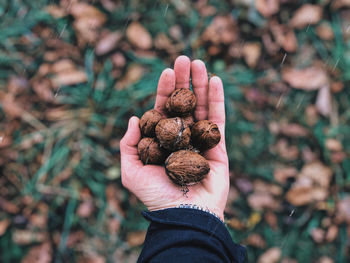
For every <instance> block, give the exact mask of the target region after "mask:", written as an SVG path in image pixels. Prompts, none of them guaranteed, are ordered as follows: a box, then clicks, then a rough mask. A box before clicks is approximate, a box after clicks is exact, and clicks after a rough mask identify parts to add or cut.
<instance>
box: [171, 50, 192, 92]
mask: <svg viewBox="0 0 350 263" xmlns="http://www.w3.org/2000/svg"><path fill="white" fill-rule="evenodd" d="M174 71H175V78H176V85H175V87H176V89H189V88H190V71H191V61H190V59H189V58H188V57H186V56H179V57H178V58H177V59H176V60H175V64H174Z"/></svg>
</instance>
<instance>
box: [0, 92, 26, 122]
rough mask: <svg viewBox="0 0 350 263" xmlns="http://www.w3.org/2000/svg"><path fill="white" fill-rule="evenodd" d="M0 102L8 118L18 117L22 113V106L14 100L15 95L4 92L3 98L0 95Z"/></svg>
mask: <svg viewBox="0 0 350 263" xmlns="http://www.w3.org/2000/svg"><path fill="white" fill-rule="evenodd" d="M0 103H1V106H2V109H3V111H4V112H5V114H6V115H7V117H9V118H10V119H12V118H18V117H20V116H21V115H22V108H21V107H20V106H19V104H18V103H17V102H16V101H15V97H14V96H13V95H12V94H11V93H7V94H5V96H4V97H3V98H1V97H0Z"/></svg>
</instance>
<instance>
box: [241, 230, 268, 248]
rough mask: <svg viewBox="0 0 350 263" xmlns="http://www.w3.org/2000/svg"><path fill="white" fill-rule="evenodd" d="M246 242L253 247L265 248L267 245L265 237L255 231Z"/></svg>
mask: <svg viewBox="0 0 350 263" xmlns="http://www.w3.org/2000/svg"><path fill="white" fill-rule="evenodd" d="M243 243H244V244H246V245H249V246H252V247H258V248H264V247H266V242H265V240H264V239H263V237H262V236H261V235H259V234H256V233H253V234H250V235H249V236H248V237H247V238H246V239H245V240H244V241H243Z"/></svg>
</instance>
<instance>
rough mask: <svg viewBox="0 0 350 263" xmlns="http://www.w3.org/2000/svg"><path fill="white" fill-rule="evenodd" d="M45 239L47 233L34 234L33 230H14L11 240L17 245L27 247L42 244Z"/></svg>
mask: <svg viewBox="0 0 350 263" xmlns="http://www.w3.org/2000/svg"><path fill="white" fill-rule="evenodd" d="M46 239H47V232H35V231H33V230H27V229H25V230H20V229H15V230H14V232H13V235H12V240H13V242H15V243H16V244H18V245H29V244H32V243H37V242H43V241H45V240H46Z"/></svg>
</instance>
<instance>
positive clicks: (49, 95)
mask: <svg viewBox="0 0 350 263" xmlns="http://www.w3.org/2000/svg"><path fill="white" fill-rule="evenodd" d="M32 86H33V90H34V91H35V93H36V94H37V95H38V97H39V98H40V99H42V100H43V101H47V102H52V101H53V100H54V94H53V91H52V87H51V86H52V84H51V80H50V79H39V80H35V81H34V82H33V85H32Z"/></svg>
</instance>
